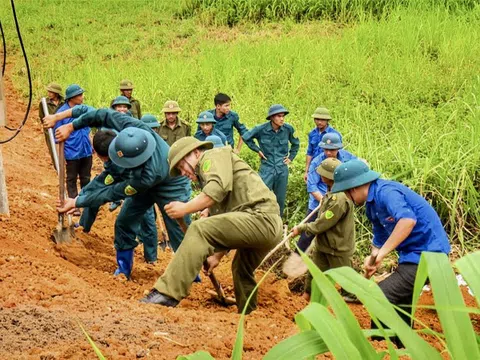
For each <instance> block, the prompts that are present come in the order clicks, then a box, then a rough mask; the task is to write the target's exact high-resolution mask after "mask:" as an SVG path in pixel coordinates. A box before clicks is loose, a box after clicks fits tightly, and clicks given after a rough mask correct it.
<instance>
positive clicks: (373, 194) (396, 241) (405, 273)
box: [332, 160, 450, 346]
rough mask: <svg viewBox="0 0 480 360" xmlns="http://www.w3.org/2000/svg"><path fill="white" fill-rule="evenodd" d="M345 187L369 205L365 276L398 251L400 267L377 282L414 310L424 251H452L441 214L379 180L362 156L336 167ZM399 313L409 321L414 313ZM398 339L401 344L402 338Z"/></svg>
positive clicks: (339, 185) (338, 186)
mask: <svg viewBox="0 0 480 360" xmlns="http://www.w3.org/2000/svg"><path fill="white" fill-rule="evenodd" d="M341 191H343V192H345V193H346V194H347V196H348V197H349V198H350V199H351V200H352V201H353V202H354V204H355V205H358V206H362V205H363V204H366V206H365V210H366V214H367V218H368V220H370V222H371V223H372V225H373V241H372V243H373V244H372V253H371V254H370V255H369V256H367V257H366V258H365V261H364V268H365V270H366V275H367V276H368V277H371V276H372V275H373V274H374V273H375V272H376V270H377V269H378V268H379V267H380V265H381V264H382V261H383V259H384V258H385V256H387V255H388V254H389V253H390V252H392V251H396V252H397V253H398V255H399V259H398V261H399V265H398V267H397V268H396V270H395V271H394V272H393V273H392V274H391V275H390V276H389V277H388V278H386V279H385V280H382V281H380V282H379V283H378V286H379V287H380V289H382V291H383V293H384V294H385V297H386V298H387V299H388V300H389V301H390V302H391V303H392V304H395V305H407V307H405V308H404V310H405V311H406V312H409V311H410V308H409V307H408V305H410V304H411V303H412V296H413V287H414V284H415V277H416V274H417V268H418V263H419V261H420V256H421V255H422V252H423V251H431V252H441V253H445V254H448V253H449V252H450V244H449V242H448V237H447V234H446V233H445V230H444V229H443V225H442V222H441V221H440V218H439V216H438V214H437V213H436V212H435V210H434V209H433V207H432V206H431V205H430V204H429V203H428V202H427V201H426V200H425V199H424V198H423V197H421V196H420V195H418V194H417V193H416V192H414V191H413V190H411V189H409V188H408V187H406V186H405V185H402V184H400V183H398V182H395V181H389V180H383V179H380V174H379V173H378V172H376V171H372V170H370V169H369V167H368V165H366V164H365V163H364V162H362V161H360V160H350V161H347V162H345V163H343V164H341V165H339V166H338V167H337V168H336V169H335V172H334V185H333V188H332V192H333V193H338V192H341ZM398 314H399V316H400V317H401V318H403V319H404V320H405V322H407V323H410V317H409V316H407V315H405V314H403V313H400V312H399V313H398ZM372 325H373V322H372ZM393 341H394V342H396V343H397V345H399V346H402V344H401V341H400V340H399V339H398V338H394V339H393Z"/></svg>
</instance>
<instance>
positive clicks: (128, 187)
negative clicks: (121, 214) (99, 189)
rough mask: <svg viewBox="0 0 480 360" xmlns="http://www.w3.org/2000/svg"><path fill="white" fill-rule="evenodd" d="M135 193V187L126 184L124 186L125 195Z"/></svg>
mask: <svg viewBox="0 0 480 360" xmlns="http://www.w3.org/2000/svg"><path fill="white" fill-rule="evenodd" d="M136 193H137V190H135V188H134V187H133V186H131V185H127V187H126V188H125V195H127V196H132V195H135V194H136Z"/></svg>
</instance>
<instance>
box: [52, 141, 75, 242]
mask: <svg viewBox="0 0 480 360" xmlns="http://www.w3.org/2000/svg"><path fill="white" fill-rule="evenodd" d="M64 146H65V143H63V142H61V143H59V144H58V165H59V166H58V183H59V184H58V185H59V198H60V205H61V206H63V205H64V203H65V155H64ZM72 237H75V230H74V226H73V224H72V223H70V224H69V225H68V226H67V225H66V224H65V214H59V215H58V224H57V227H56V229H54V230H53V241H55V243H57V244H60V243H64V242H70V241H71V238H72Z"/></svg>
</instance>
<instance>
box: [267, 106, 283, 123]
mask: <svg viewBox="0 0 480 360" xmlns="http://www.w3.org/2000/svg"><path fill="white" fill-rule="evenodd" d="M282 113H283V114H285V115H288V113H289V112H288V110H287V109H286V108H285V107H284V106H283V105H281V104H275V105H272V106H270V108H269V109H268V113H267V117H266V119H267V120H270V116H273V115H277V114H282Z"/></svg>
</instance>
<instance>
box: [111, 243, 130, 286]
mask: <svg viewBox="0 0 480 360" xmlns="http://www.w3.org/2000/svg"><path fill="white" fill-rule="evenodd" d="M133 252H134V249H130V250H117V265H118V268H117V270H115V273H114V274H113V275H115V276H118V275H120V274H124V275H125V276H126V278H127V279H128V280H130V275H131V273H132V268H133Z"/></svg>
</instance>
